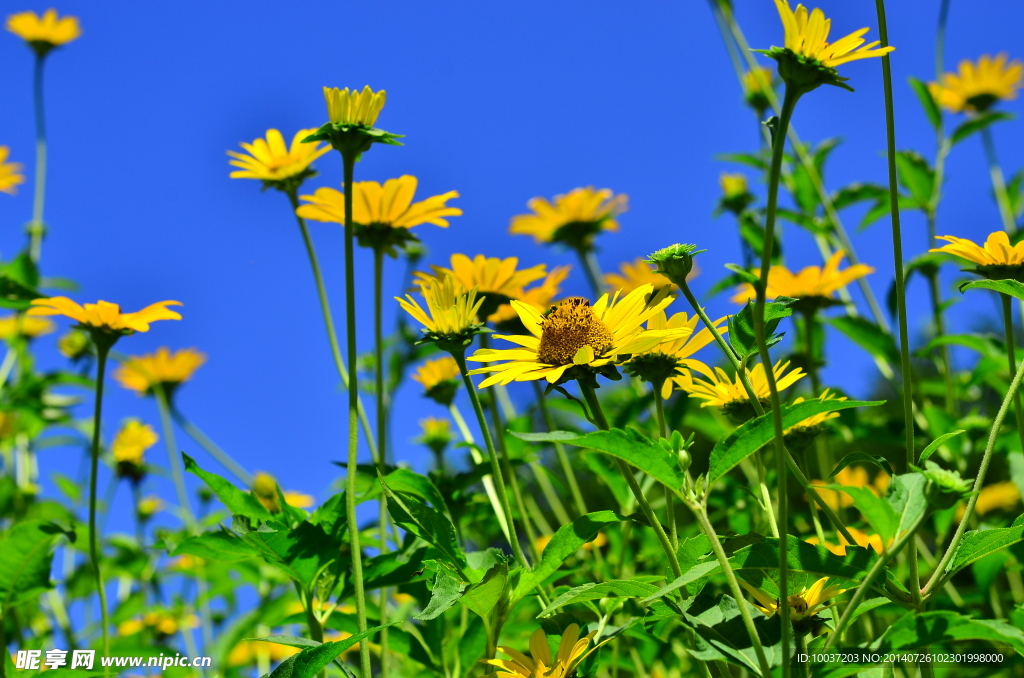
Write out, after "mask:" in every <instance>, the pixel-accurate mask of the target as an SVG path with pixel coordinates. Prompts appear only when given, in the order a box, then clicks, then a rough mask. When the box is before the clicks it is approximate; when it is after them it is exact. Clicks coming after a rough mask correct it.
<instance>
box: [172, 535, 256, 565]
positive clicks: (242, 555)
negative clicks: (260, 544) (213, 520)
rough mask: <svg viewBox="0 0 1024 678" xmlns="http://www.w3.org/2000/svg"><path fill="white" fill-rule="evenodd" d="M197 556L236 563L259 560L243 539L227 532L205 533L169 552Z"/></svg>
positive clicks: (189, 539) (190, 538) (250, 546)
mask: <svg viewBox="0 0 1024 678" xmlns="http://www.w3.org/2000/svg"><path fill="white" fill-rule="evenodd" d="M186 553H187V554H189V555H193V556H198V557H200V558H204V559H206V560H215V561H220V562H238V561H241V560H248V559H250V558H259V557H260V555H261V552H260V550H259V549H257V548H256V547H255V546H253V545H252V544H250V543H249V542H247V541H246V540H245V539H241V538H239V537H236V536H234V535H233V534H229V533H227V532H207V533H205V534H200V535H196V536H194V537H189V538H187V539H185V540H184V541H183V542H181V543H180V544H178V546H177V547H176V548H175V549H174V551H172V552H171V555H173V556H180V555H183V554H186Z"/></svg>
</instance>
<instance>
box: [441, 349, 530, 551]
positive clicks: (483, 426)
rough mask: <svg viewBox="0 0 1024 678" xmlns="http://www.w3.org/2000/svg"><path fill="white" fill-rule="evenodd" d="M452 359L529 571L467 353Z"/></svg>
mask: <svg viewBox="0 0 1024 678" xmlns="http://www.w3.org/2000/svg"><path fill="white" fill-rule="evenodd" d="M452 357H453V358H455V362H456V363H458V365H459V371H460V372H461V373H462V382H463V383H464V384H465V385H466V392H467V393H468V394H469V400H470V402H471V403H473V412H474V413H475V414H476V420H477V424H478V425H479V426H480V431H481V433H483V436H484V444H485V445H486V446H487V454H488V456H489V457H490V458H491V475H492V476H494V479H495V480H496V481H497V482H496V483H495V490H497V493H498V500H499V501H500V502H501V510H502V512H503V513H504V514H505V521H506V523H507V524H508V531H509V542H510V544H509V545H510V546H511V547H512V553H513V554H514V555H515V557H516V560H518V561H519V562H520V563H521V564H522V566H523V567H524V568H527V569H529V567H530V565H529V561H527V560H526V555H525V554H524V553H523V547H522V546H521V545H520V544H519V536H518V535H517V534H516V524H515V522H514V520H513V518H512V506H511V504H509V501H508V492H506V491H505V478H504V476H503V475H502V472H501V464H500V462H499V461H498V451H497V450H496V449H495V447H494V439H493V438H491V430H490V427H488V425H487V417H486V416H485V415H484V408H483V405H481V404H480V396H478V395H477V392H476V385H475V384H473V380H472V379H470V377H469V368H467V367H466V355H465V353H459V352H455V353H452Z"/></svg>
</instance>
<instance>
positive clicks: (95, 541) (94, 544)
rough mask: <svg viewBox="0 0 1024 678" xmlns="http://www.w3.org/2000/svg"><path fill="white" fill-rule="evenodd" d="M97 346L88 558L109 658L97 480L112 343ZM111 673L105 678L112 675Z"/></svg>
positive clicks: (105, 651)
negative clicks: (98, 527) (106, 382)
mask: <svg viewBox="0 0 1024 678" xmlns="http://www.w3.org/2000/svg"><path fill="white" fill-rule="evenodd" d="M95 343H96V370H97V374H96V403H95V409H94V410H93V415H92V454H91V460H90V463H91V466H90V472H89V559H90V560H91V561H92V572H93V576H94V577H95V579H96V592H97V593H98V594H99V598H100V630H101V631H102V633H103V656H105V657H109V656H110V618H109V616H108V613H107V593H106V591H105V590H104V587H103V576H102V575H101V573H100V553H99V534H98V531H97V529H96V479H97V476H98V475H99V463H100V423H101V422H102V419H103V384H104V382H105V374H106V371H107V356H108V355H109V353H110V347H111V345H112V344H111V343H108V341H98V342H95ZM109 673H110V672H109V670H106V671H104V675H109Z"/></svg>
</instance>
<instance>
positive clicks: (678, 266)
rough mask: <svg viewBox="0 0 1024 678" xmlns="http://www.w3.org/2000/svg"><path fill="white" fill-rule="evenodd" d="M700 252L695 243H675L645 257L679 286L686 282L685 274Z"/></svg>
mask: <svg viewBox="0 0 1024 678" xmlns="http://www.w3.org/2000/svg"><path fill="white" fill-rule="evenodd" d="M701 252H707V250H698V249H697V246H696V245H684V244H678V243H677V244H675V245H669V246H668V247H666V248H664V249H660V250H658V251H657V252H655V253H654V254H652V255H650V256H649V257H647V261H648V262H649V263H652V264H654V265H655V266H657V272H658V273H660V274H661V275H663V276H665V277H666V278H668V279H669V280H671V281H672V282H673V283H675V284H676V285H677V286H679V287H680V288H681V287H682V286H683V285H685V284H686V276H688V275H689V274H690V271H692V270H693V258H694V257H695V256H697V255H698V254H700V253H701Z"/></svg>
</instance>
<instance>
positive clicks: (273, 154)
mask: <svg viewBox="0 0 1024 678" xmlns="http://www.w3.org/2000/svg"><path fill="white" fill-rule="evenodd" d="M315 131H316V129H315V128H314V129H300V130H299V131H298V132H296V133H295V136H294V137H292V143H291V146H290V147H289V146H286V145H285V143H284V137H282V136H281V133H280V132H279V131H278V130H276V129H268V130H267V137H266V138H265V139H255V140H253V142H252V143H251V144H247V143H245V142H242V144H241V146H242V148H244V149H245V151H246V153H248V155H246V153H238V152H236V151H228V155H229V156H231V157H232V158H234V160H230V161H228V164H229V165H231V166H232V167H240V168H241V169H237V170H235V171H233V172H232V173H231V174H229V175H228V176H230V177H231V178H232V179H259V180H261V181H265V182H267V183H268V184H271V185H278V186H284V184H281V183H280V182H283V181H286V180H288V179H295V178H298V179H305V178H306V177H308V176H310V174H311V171H310V169H309V166H310V165H311V164H313V161H314V160H316V159H317V158H319V157H320V156H322V155H323V154H324V153H327V152H328V151H330V150H331V148H330V146H321V145H320V144H319V143H310V144H304V143H302V140H303V139H305V138H306V137H308V136H309V135H310V134H312V133H313V132H315Z"/></svg>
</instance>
